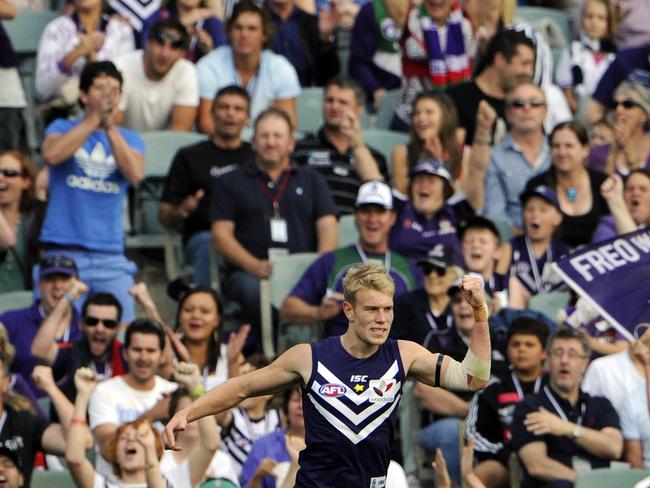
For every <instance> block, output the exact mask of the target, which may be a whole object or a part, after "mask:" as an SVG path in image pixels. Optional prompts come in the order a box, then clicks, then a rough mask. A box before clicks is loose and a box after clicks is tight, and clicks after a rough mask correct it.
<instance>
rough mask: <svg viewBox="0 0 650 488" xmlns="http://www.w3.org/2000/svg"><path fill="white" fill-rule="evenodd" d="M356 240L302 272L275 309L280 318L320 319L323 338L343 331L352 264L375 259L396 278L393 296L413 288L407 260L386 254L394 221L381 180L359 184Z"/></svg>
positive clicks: (415, 282)
mask: <svg viewBox="0 0 650 488" xmlns="http://www.w3.org/2000/svg"><path fill="white" fill-rule="evenodd" d="M354 218H355V224H356V226H357V229H358V231H359V241H358V242H356V243H354V244H352V245H350V246H346V247H341V248H339V249H337V250H335V251H333V252H329V253H326V254H323V255H322V256H321V257H319V258H318V259H317V260H316V261H314V263H313V264H312V265H311V266H310V267H309V268H308V269H307V271H305V273H304V274H303V276H302V277H301V278H300V280H299V281H298V283H297V284H296V286H295V287H294V288H293V290H292V291H291V293H289V296H288V297H287V298H286V299H285V301H284V303H283V304H282V309H281V310H280V316H281V317H282V318H283V319H285V320H288V321H289V322H292V323H297V324H315V323H319V322H324V324H325V331H324V336H334V335H340V334H342V333H343V332H345V330H346V329H345V327H346V326H347V320H346V318H345V315H344V313H343V276H344V275H345V273H346V272H347V271H348V270H349V269H350V268H352V267H353V266H356V265H359V264H361V263H367V262H369V261H376V262H380V263H382V264H383V265H384V267H385V268H386V269H387V270H388V272H389V274H390V276H391V278H393V280H395V295H396V296H399V295H401V294H403V293H405V292H408V291H411V290H414V289H415V288H417V287H418V286H419V285H420V278H421V275H420V273H419V271H418V270H417V269H416V268H415V266H414V265H413V263H412V262H410V261H409V260H408V259H406V258H405V257H404V256H401V255H400V254H397V253H394V252H391V250H390V248H389V244H388V236H389V234H390V229H391V227H392V226H393V224H394V223H395V219H396V216H395V211H394V210H393V195H392V193H391V189H390V187H389V186H388V185H387V184H386V183H383V182H381V181H370V182H367V183H364V184H363V185H361V187H360V188H359V193H358V194H357V200H356V205H355V210H354Z"/></svg>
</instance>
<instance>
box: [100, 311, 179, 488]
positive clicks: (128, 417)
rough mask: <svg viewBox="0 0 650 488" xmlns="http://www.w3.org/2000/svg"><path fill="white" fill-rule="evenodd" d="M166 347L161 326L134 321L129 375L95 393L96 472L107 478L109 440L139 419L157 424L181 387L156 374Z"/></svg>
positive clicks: (128, 344) (128, 337) (127, 340)
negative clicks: (121, 427) (170, 396)
mask: <svg viewBox="0 0 650 488" xmlns="http://www.w3.org/2000/svg"><path fill="white" fill-rule="evenodd" d="M164 345H165V332H164V331H163V329H162V327H161V326H160V325H158V324H156V323H155V322H151V321H149V320H144V319H138V320H135V321H134V322H132V323H131V324H130V325H129V327H128V328H127V329H126V334H125V336H124V352H123V354H124V359H125V361H126V364H127V366H128V370H129V372H128V373H126V374H124V375H121V376H116V377H114V378H110V379H108V380H105V381H102V382H101V383H99V384H98V385H97V387H96V388H95V390H94V391H93V393H92V396H91V398H90V406H89V407H88V414H89V419H90V425H89V426H90V429H91V430H92V431H93V433H94V435H95V439H96V445H95V449H96V450H97V451H98V456H97V464H96V469H97V472H98V473H100V474H102V475H104V476H108V477H112V476H113V474H112V468H111V465H110V464H109V463H108V462H106V458H107V456H108V455H110V443H111V442H110V441H111V439H112V438H113V434H114V433H115V431H116V430H117V428H118V427H119V426H120V425H122V424H124V423H126V422H131V421H133V420H136V419H139V418H145V419H147V420H149V421H150V422H152V423H154V422H157V421H160V420H164V419H166V418H167V416H168V413H169V394H170V393H171V392H173V391H174V390H176V388H177V387H178V385H177V384H176V383H172V382H169V381H167V380H165V379H163V378H161V377H160V376H158V375H156V371H157V370H158V366H159V365H160V361H161V359H162V350H163V347H164ZM111 479H112V478H111Z"/></svg>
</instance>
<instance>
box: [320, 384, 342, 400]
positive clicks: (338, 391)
mask: <svg viewBox="0 0 650 488" xmlns="http://www.w3.org/2000/svg"><path fill="white" fill-rule="evenodd" d="M346 390H347V389H346V388H345V386H343V385H337V384H336V383H328V384H326V385H323V386H321V387H320V388H319V390H318V394H319V395H320V396H324V397H330V398H338V397H340V396H343V395H345V392H346Z"/></svg>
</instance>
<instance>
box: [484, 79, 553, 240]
mask: <svg viewBox="0 0 650 488" xmlns="http://www.w3.org/2000/svg"><path fill="white" fill-rule="evenodd" d="M546 111H547V107H546V97H545V96H544V92H543V91H542V89H541V88H539V87H538V86H537V85H535V84H534V83H532V82H530V81H524V82H521V83H519V84H517V85H515V87H514V88H513V89H512V90H510V91H509V92H508V94H507V95H506V119H507V120H508V123H509V124H510V132H509V133H508V135H507V136H506V138H505V139H504V140H503V142H501V143H500V144H498V145H496V146H494V147H493V148H492V150H491V153H490V156H489V158H490V161H489V165H488V166H487V172H486V174H485V183H484V188H483V190H484V207H483V215H485V216H486V217H488V218H490V219H498V220H504V219H505V220H507V221H508V223H509V224H510V225H511V226H512V228H513V231H514V232H515V234H517V235H519V234H521V233H522V230H521V229H522V223H521V202H520V200H519V195H520V194H521V192H523V191H524V188H525V187H526V183H527V182H528V180H529V179H531V178H532V177H533V176H537V175H539V174H541V173H543V172H545V171H547V170H548V169H549V168H550V167H551V150H550V147H549V145H548V142H547V140H546V136H545V135H544V127H543V124H544V119H545V118H546Z"/></svg>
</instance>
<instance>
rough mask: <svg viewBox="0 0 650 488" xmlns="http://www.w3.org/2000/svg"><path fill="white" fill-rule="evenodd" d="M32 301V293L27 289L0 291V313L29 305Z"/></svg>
mask: <svg viewBox="0 0 650 488" xmlns="http://www.w3.org/2000/svg"><path fill="white" fill-rule="evenodd" d="M33 301H34V295H33V294H32V292H31V291H29V290H25V291H23V290H20V291H8V292H6V293H0V313H2V312H6V311H7V310H15V309H17V308H26V307H29V306H30V305H31V304H32V302H33Z"/></svg>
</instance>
